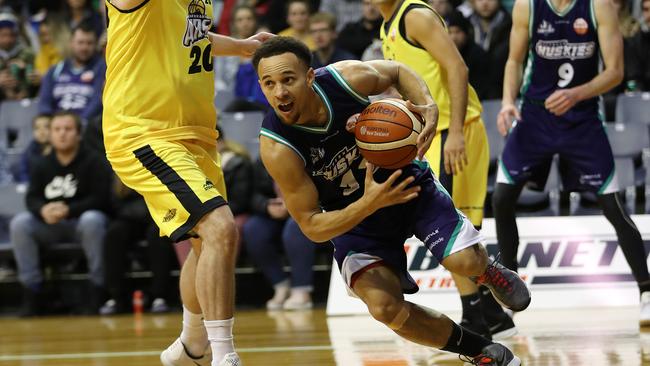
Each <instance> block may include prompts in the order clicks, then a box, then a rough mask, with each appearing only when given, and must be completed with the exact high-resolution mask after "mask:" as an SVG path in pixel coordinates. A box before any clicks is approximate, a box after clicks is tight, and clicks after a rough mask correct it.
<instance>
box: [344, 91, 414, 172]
mask: <svg viewBox="0 0 650 366" xmlns="http://www.w3.org/2000/svg"><path fill="white" fill-rule="evenodd" d="M423 126H424V119H423V118H422V116H420V115H419V114H417V113H414V112H412V111H410V110H409V109H408V108H406V105H405V104H404V102H403V101H401V100H398V99H382V100H379V101H376V102H373V103H371V104H370V105H369V106H367V107H366V109H364V110H363V112H361V115H360V116H359V119H358V120H357V124H356V127H355V130H354V137H355V139H356V141H357V147H359V151H360V152H361V155H363V157H364V158H366V160H368V161H369V162H371V163H373V164H374V165H377V166H380V167H382V168H387V169H397V168H401V167H403V166H405V165H407V164H409V163H410V162H411V161H412V160H413V159H414V158H415V156H416V154H417V140H418V135H419V134H420V132H421V131H422V128H423Z"/></svg>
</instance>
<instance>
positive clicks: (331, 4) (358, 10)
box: [318, 0, 363, 36]
mask: <svg viewBox="0 0 650 366" xmlns="http://www.w3.org/2000/svg"><path fill="white" fill-rule="evenodd" d="M318 11H320V12H321V13H329V14H332V15H334V19H336V20H337V22H338V27H337V28H336V31H340V30H341V29H343V27H345V26H346V25H348V24H350V23H354V22H356V21H357V20H358V19H359V14H362V12H363V6H362V0H321V2H320V9H318ZM346 36H347V35H346Z"/></svg>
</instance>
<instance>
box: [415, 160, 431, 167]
mask: <svg viewBox="0 0 650 366" xmlns="http://www.w3.org/2000/svg"><path fill="white" fill-rule="evenodd" d="M413 164H415V165H417V166H419V167H420V168H421V169H429V162H427V161H426V160H417V159H416V160H413Z"/></svg>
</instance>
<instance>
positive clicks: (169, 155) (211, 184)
mask: <svg viewBox="0 0 650 366" xmlns="http://www.w3.org/2000/svg"><path fill="white" fill-rule="evenodd" d="M107 156H108V160H109V161H110V162H111V165H112V166H113V170H115V173H116V174H117V175H118V177H119V178H120V179H121V180H122V182H123V183H124V184H125V185H126V186H128V187H130V188H131V189H133V190H135V191H136V192H138V193H140V194H141V195H142V196H143V197H144V199H145V201H146V203H147V206H148V208H149V212H150V213H151V216H152V218H153V219H154V221H155V222H156V224H157V225H158V227H159V228H160V234H161V236H168V237H170V238H171V239H172V240H173V241H175V242H176V241H180V240H184V239H187V238H188V237H191V236H195V234H194V233H192V229H193V228H194V227H195V226H196V224H197V223H198V222H199V221H200V220H201V218H202V217H203V216H204V215H206V214H207V213H209V212H210V211H212V210H214V209H216V208H217V207H220V206H222V205H225V204H226V186H225V181H224V177H223V172H222V171H221V166H220V161H219V154H218V152H217V148H216V146H212V145H209V144H206V143H203V142H200V141H197V140H175V141H163V140H155V141H151V142H149V143H148V144H146V145H144V146H141V147H139V148H137V149H135V150H133V151H124V152H119V153H115V152H110V153H107Z"/></svg>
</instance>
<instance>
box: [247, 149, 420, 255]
mask: <svg viewBox="0 0 650 366" xmlns="http://www.w3.org/2000/svg"><path fill="white" fill-rule="evenodd" d="M260 156H261V158H262V162H263V163H264V166H265V167H266V170H267V171H268V172H269V174H270V175H271V177H273V180H275V182H276V183H277V185H278V187H279V188H280V191H281V192H282V196H283V198H284V202H285V205H286V206H287V209H288V210H289V213H290V214H291V216H292V217H293V218H294V220H296V222H297V223H298V225H299V226H300V229H301V230H302V232H303V233H304V234H305V235H306V236H307V237H308V238H309V239H310V240H311V241H313V242H316V243H322V242H326V241H328V240H331V239H332V238H335V237H337V236H339V235H342V234H344V233H346V232H348V231H350V230H351V229H352V228H353V227H355V226H356V225H358V224H359V223H360V222H361V221H362V220H363V219H364V218H366V217H368V216H369V215H371V214H372V213H373V212H375V211H377V210H378V209H380V208H382V207H386V206H391V205H395V204H399V203H404V202H407V201H409V200H411V199H413V198H415V197H417V195H418V192H419V190H420V187H419V186H415V187H411V188H406V186H407V185H408V184H410V183H412V182H413V180H414V178H413V177H408V178H406V179H404V181H402V182H400V183H399V184H397V185H395V186H394V187H393V184H394V183H395V181H396V179H397V177H399V175H400V171H396V172H394V173H393V175H391V177H390V178H389V179H388V180H386V182H384V183H382V184H379V183H376V182H375V181H374V180H373V179H372V172H368V173H367V174H366V183H365V184H366V186H365V192H364V195H363V197H361V198H360V199H359V200H357V201H356V202H353V203H352V204H350V205H349V206H347V207H346V208H344V209H342V210H335V211H328V212H323V211H322V210H321V209H320V206H319V204H318V191H317V190H316V186H314V183H313V182H312V181H311V179H310V178H309V176H308V175H307V173H306V171H305V166H304V163H303V161H302V159H301V158H300V157H299V156H298V155H297V154H296V153H295V152H294V151H292V150H291V149H290V148H289V147H288V146H286V145H283V144H281V143H279V142H276V141H274V140H272V139H270V138H268V137H265V136H260ZM369 170H373V169H372V168H371V169H369Z"/></svg>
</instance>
